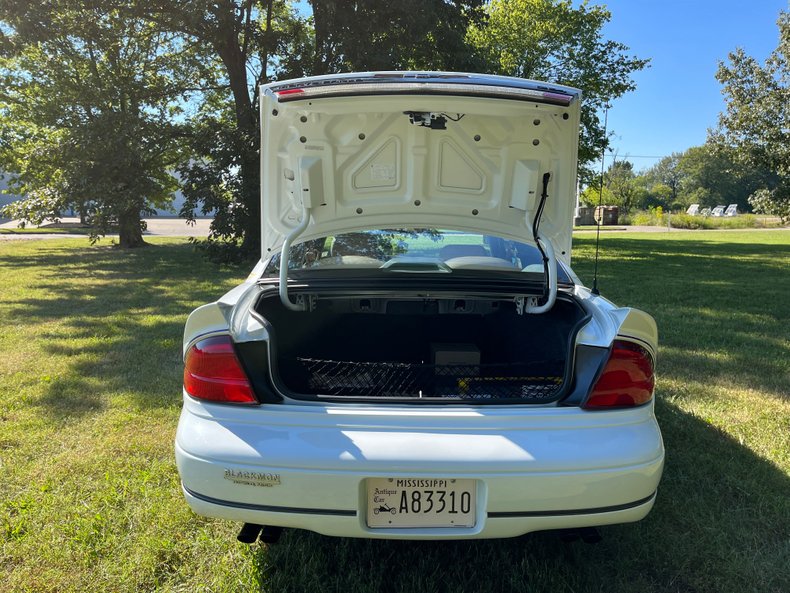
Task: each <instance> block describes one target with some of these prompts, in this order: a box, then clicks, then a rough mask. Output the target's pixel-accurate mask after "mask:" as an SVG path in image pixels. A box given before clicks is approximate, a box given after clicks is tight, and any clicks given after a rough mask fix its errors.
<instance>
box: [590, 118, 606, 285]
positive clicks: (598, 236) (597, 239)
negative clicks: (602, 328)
mask: <svg viewBox="0 0 790 593" xmlns="http://www.w3.org/2000/svg"><path fill="white" fill-rule="evenodd" d="M608 125H609V105H606V106H605V110H604V116H603V137H604V145H603V147H602V148H601V187H600V189H599V191H598V216H600V220H596V221H595V222H596V224H595V271H594V272H593V285H592V291H591V292H592V293H593V294H594V295H599V294H601V292H600V291H599V290H598V248H599V246H600V243H601V223H602V222H603V172H604V168H603V162H604V159H605V158H606V142H605V141H606V129H607V127H608Z"/></svg>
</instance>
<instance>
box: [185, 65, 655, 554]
mask: <svg viewBox="0 0 790 593" xmlns="http://www.w3.org/2000/svg"><path fill="white" fill-rule="evenodd" d="M579 102H580V92H579V91H577V90H575V89H571V88H567V87H560V86H557V85H549V84H545V83H539V82H534V81H526V80H521V79H512V78H506V77H496V76H484V75H471V74H457V73H427V72H418V73H397V72H387V73H365V74H350V75H336V76H326V77H316V78H305V79H299V80H293V81H285V82H277V83H273V84H270V85H267V86H264V87H262V88H261V121H262V142H261V152H262V173H263V175H262V187H261V196H262V198H261V199H262V212H263V220H262V223H263V232H262V254H261V261H260V262H259V263H258V265H257V266H256V267H255V269H254V270H253V272H252V273H251V274H250V276H249V278H248V279H247V281H246V282H244V283H243V284H241V285H240V286H238V287H237V288H235V289H233V290H232V291H230V292H229V293H227V294H226V295H224V296H223V297H221V298H219V299H218V300H217V301H216V302H214V303H210V304H207V305H204V306H202V307H200V308H198V309H196V310H195V311H194V312H193V313H192V314H191V315H190V317H189V320H188V321H187V324H186V330H185V335H184V361H185V369H184V407H183V412H182V415H181V420H180V422H179V426H178V433H177V437H176V459H177V463H178V469H179V473H180V475H181V480H182V485H183V491H184V495H185V497H186V500H187V502H188V503H189V505H190V506H191V507H192V509H194V511H195V512H197V513H198V514H201V515H206V516H210V517H220V518H224V519H228V520H233V521H240V522H242V523H244V527H243V529H242V533H241V534H240V539H242V540H244V541H254V540H255V539H256V538H257V537H258V535H259V533H260V532H261V530H263V531H262V536H261V537H262V538H264V539H265V540H268V541H272V540H274V539H276V537H277V534H278V533H279V531H280V529H281V528H284V527H286V528H287V527H290V528H299V529H308V530H311V531H316V532H319V533H322V534H326V535H334V536H344V537H367V538H392V539H467V538H498V537H512V536H518V535H521V534H524V533H527V532H530V531H536V530H546V529H569V528H585V527H591V526H598V525H607V524H613V523H625V522H630V521H637V520H639V519H641V518H643V517H644V516H645V515H646V514H647V513H648V512H649V511H650V509H651V508H652V506H653V503H654V501H655V498H656V493H657V488H658V483H659V480H660V478H661V473H662V468H663V462H664V448H663V443H662V440H661V433H660V431H659V428H658V424H657V423H656V418H655V413H654V402H653V386H654V361H655V356H656V350H657V331H656V326H655V323H654V321H653V319H652V318H651V317H650V316H649V315H648V314H646V313H644V312H642V311H638V310H636V309H631V308H623V307H617V306H616V305H613V304H612V303H610V302H609V301H607V300H606V299H604V298H603V297H601V296H598V295H597V294H594V293H593V291H591V290H589V289H588V288H585V287H584V286H583V285H582V283H581V282H580V281H579V279H578V278H577V277H576V276H575V274H574V273H573V271H572V269H571V267H570V261H571V232H572V222H573V208H574V202H575V189H576V167H577V162H576V154H577V148H578V134H579Z"/></svg>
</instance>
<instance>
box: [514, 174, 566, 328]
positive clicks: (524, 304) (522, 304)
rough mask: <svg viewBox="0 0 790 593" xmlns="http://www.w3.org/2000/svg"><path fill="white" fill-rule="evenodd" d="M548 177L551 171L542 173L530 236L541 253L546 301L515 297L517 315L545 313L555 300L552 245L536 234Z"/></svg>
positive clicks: (554, 265) (546, 190)
mask: <svg viewBox="0 0 790 593" xmlns="http://www.w3.org/2000/svg"><path fill="white" fill-rule="evenodd" d="M550 179H551V173H544V174H543V191H542V192H541V194H540V204H538V209H537V211H536V212H535V219H534V220H533V221H532V237H533V239H534V240H535V245H536V246H537V248H538V249H539V250H540V253H541V255H543V274H544V277H545V278H546V284H547V288H544V290H543V294H544V297H545V299H546V302H545V303H544V304H542V305H538V299H537V297H523V296H522V297H517V298H516V307H517V311H518V314H519V315H522V314H524V313H530V314H532V315H537V314H539V313H545V312H547V311H550V310H551V308H552V307H553V306H554V303H555V301H556V300H557V257H556V256H555V254H554V247H552V245H551V241H543V239H541V238H540V237H539V236H538V228H539V227H540V217H541V215H542V214H543V207H544V206H545V205H546V198H547V197H548V187H549V180H550ZM546 293H548V294H546Z"/></svg>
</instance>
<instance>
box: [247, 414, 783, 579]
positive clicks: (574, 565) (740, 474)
mask: <svg viewBox="0 0 790 593" xmlns="http://www.w3.org/2000/svg"><path fill="white" fill-rule="evenodd" d="M658 415H659V421H660V423H661V426H662V429H663V432H664V437H665V442H666V446H667V450H668V458H667V466H666V470H665V474H664V478H663V480H662V482H661V486H660V487H659V496H658V500H657V502H656V506H655V507H654V509H653V511H652V512H651V513H650V515H648V517H647V518H646V519H645V520H643V521H641V522H639V523H633V524H627V525H617V526H609V527H603V528H601V529H600V531H601V534H602V535H603V541H602V542H601V543H599V544H595V545H587V544H583V543H581V542H574V543H571V544H565V543H563V542H562V541H561V540H560V538H559V537H558V535H557V534H555V533H548V532H547V533H533V534H529V535H526V536H523V537H520V538H516V539H507V540H482V541H469V542H410V541H385V540H354V539H334V538H329V537H324V536H320V535H316V534H313V533H308V532H303V531H290V532H289V531H286V533H285V534H284V536H283V539H282V540H281V542H280V543H279V544H277V545H275V546H271V547H268V548H263V547H260V548H257V551H256V560H255V562H256V563H257V564H258V565H259V566H260V579H261V590H262V591H278V592H288V591H293V592H297V591H298V592H302V591H344V592H345V591H349V592H351V591H360V592H363V591H364V592H386V591H393V592H396V591H398V592H400V591H402V592H411V591H448V592H455V593H466V592H468V593H479V592H482V591H552V592H558V591H574V592H579V591H602V592H603V591H606V592H610V591H640V592H647V591H656V592H658V591H662V592H663V591H667V592H668V591H673V592H699V593H702V592H714V591H715V592H728V591H732V592H742V591H777V592H778V591H786V590H789V589H788V587H790V580H789V577H788V573H787V571H786V566H787V560H788V558H789V556H788V555H789V554H790V547H789V544H788V537H790V532H789V531H788V521H787V517H788V516H790V503H789V502H788V498H787V492H788V491H790V479H789V478H788V476H786V475H785V474H784V473H782V472H781V471H779V470H778V469H777V468H776V467H775V466H774V465H772V464H770V463H768V462H766V461H765V460H763V459H760V458H759V457H757V456H755V455H754V454H753V453H752V452H751V451H749V450H748V449H747V448H745V447H743V446H741V445H740V444H738V443H737V442H735V441H734V440H732V439H731V438H729V437H728V436H727V435H725V434H724V433H722V432H720V431H718V430H716V429H715V428H712V427H711V426H709V425H708V424H706V423H704V422H702V421H700V420H699V419H697V418H694V417H693V416H690V415H688V414H685V413H683V412H681V411H680V410H679V409H678V408H676V407H674V406H671V405H668V404H660V405H659V407H658ZM755 534H759V537H757V538H755V537H754V536H755Z"/></svg>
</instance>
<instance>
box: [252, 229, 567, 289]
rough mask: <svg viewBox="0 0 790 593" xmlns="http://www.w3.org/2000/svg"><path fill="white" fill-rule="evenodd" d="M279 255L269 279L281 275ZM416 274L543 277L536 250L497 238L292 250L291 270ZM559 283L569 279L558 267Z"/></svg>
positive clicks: (441, 234) (360, 237)
mask: <svg viewBox="0 0 790 593" xmlns="http://www.w3.org/2000/svg"><path fill="white" fill-rule="evenodd" d="M279 260H280V257H279V255H275V256H274V257H273V258H272V260H271V261H270V263H269V265H268V266H267V269H266V272H265V275H274V274H277V273H278V272H279V267H280V266H279ZM360 268H371V269H381V270H387V269H393V270H403V269H409V268H411V269H417V268H422V269H423V270H424V271H436V272H455V271H458V272H461V271H467V270H469V271H491V272H498V273H523V272H526V273H536V274H543V258H542V255H541V253H540V251H539V250H538V249H537V247H535V246H534V245H530V244H526V243H520V242H517V241H511V240H510V239H505V238H502V237H496V236H493V235H484V234H481V233H470V232H467V231H453V230H437V229H410V230H409V229H375V230H367V231H357V232H353V233H342V234H338V235H334V236H330V237H322V238H320V239H313V240H309V241H304V242H302V243H297V244H295V245H293V246H292V247H291V251H290V255H289V261H288V269H289V270H294V271H297V270H305V271H307V270H310V271H315V272H318V273H320V272H324V271H330V270H335V271H342V270H350V269H360ZM557 272H558V275H557V278H558V280H559V281H560V282H566V283H569V282H570V278H569V277H568V275H567V274H566V273H565V271H564V270H563V269H562V267H561V266H558V270H557Z"/></svg>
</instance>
